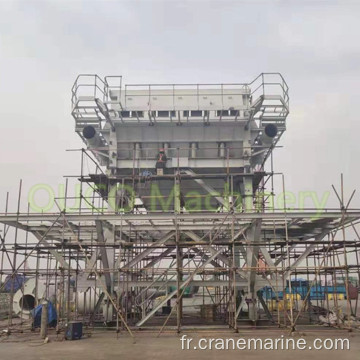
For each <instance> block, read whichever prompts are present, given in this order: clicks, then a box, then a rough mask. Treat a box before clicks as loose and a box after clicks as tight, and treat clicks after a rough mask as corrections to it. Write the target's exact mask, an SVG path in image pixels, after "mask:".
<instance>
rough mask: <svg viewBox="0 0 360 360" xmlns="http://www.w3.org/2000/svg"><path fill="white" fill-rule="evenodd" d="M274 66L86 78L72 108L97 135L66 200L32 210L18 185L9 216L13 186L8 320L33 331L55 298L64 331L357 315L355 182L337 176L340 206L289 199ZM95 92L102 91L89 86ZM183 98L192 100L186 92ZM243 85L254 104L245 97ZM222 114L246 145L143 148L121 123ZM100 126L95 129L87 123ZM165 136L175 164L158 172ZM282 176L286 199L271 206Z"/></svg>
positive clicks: (343, 319)
mask: <svg viewBox="0 0 360 360" xmlns="http://www.w3.org/2000/svg"><path fill="white" fill-rule="evenodd" d="M270 75H274V74H270ZM275 75H279V74H275ZM266 76H267V74H261V75H260V76H259V77H258V78H256V79H255V80H254V82H251V83H249V84H227V85H226V86H225V85H216V86H214V85H209V84H205V85H201V86H200V85H195V86H192V87H191V86H190V85H181V86H180V85H177V86H175V85H166V88H165V89H164V85H161V86H160V87H161V88H159V87H158V86H153V85H147V86H144V85H136V86H135V85H132V86H125V88H122V78H121V77H106V78H105V79H104V80H102V79H101V78H99V77H98V76H97V75H95V76H94V75H91V76H90V75H86V76H79V77H78V78H77V79H76V81H75V84H74V87H73V89H72V105H73V117H74V119H75V128H76V131H77V132H78V133H79V135H80V136H81V138H82V139H83V141H84V142H85V143H86V144H87V148H82V149H80V150H78V153H79V154H80V163H81V165H80V169H81V170H80V174H78V175H76V176H74V177H69V178H67V179H66V184H65V189H64V193H63V194H61V195H59V196H58V197H56V198H54V204H55V206H56V209H55V211H53V212H50V211H48V212H36V211H33V210H32V206H31V205H32V204H30V203H29V204H26V209H27V210H26V211H25V212H24V211H22V208H23V205H24V204H22V182H20V186H19V194H18V203H17V211H16V212H15V213H11V212H9V211H8V203H9V195H8V196H7V198H6V204H5V210H4V212H3V213H1V214H0V223H1V224H3V231H2V232H1V233H0V236H1V259H0V261H1V266H0V276H1V278H0V281H1V283H2V285H1V289H2V294H6V299H5V297H3V298H2V299H4V300H3V303H2V305H1V309H2V311H3V313H5V314H6V321H2V322H1V323H0V324H1V326H2V327H6V328H10V329H12V328H13V329H16V328H19V327H20V328H22V329H24V328H26V327H28V325H29V322H30V319H31V310H32V309H34V308H35V307H36V306H37V305H39V304H41V303H42V301H43V300H45V299H46V300H49V301H51V302H52V304H53V305H54V307H55V309H56V310H57V314H58V321H57V325H56V329H57V330H58V331H59V332H60V331H61V330H62V329H64V328H65V327H66V324H68V323H69V322H70V321H74V320H78V321H82V322H83V323H84V324H85V325H86V326H88V327H89V328H90V329H96V328H98V327H102V326H104V324H106V326H107V327H111V328H114V330H115V331H116V332H117V333H118V332H122V331H126V332H128V333H129V334H130V335H131V336H135V334H136V331H137V330H139V329H142V330H146V329H148V330H154V329H155V330H156V331H158V332H159V334H161V333H162V332H163V331H177V332H181V331H183V330H185V329H190V328H192V329H195V328H196V329H209V328H215V329H231V330H232V331H235V332H236V331H238V329H239V328H241V327H248V326H251V327H254V326H257V327H261V326H279V327H283V328H286V329H289V331H290V332H292V331H295V330H297V329H298V328H299V327H303V326H314V325H317V324H320V323H322V324H327V325H329V326H334V327H338V328H346V329H350V328H352V327H356V326H359V322H358V320H359V315H358V308H359V305H358V289H359V280H360V266H359V256H360V253H359V245H360V237H359V233H358V230H357V225H358V224H359V221H360V209H352V208H350V204H351V201H352V199H353V196H354V192H353V193H352V195H351V197H350V199H349V200H348V201H346V200H345V198H344V184H343V177H341V187H340V191H337V190H336V189H335V187H333V190H334V193H335V194H336V196H337V198H338V200H339V208H336V209H334V208H333V209H332V208H326V209H312V208H294V207H290V206H288V205H287V198H286V191H285V180H284V176H283V174H282V173H277V172H275V171H274V168H273V150H274V149H275V148H276V147H277V146H278V145H277V143H278V141H279V139H280V137H281V135H282V133H283V132H284V131H285V119H286V116H287V115H288V102H289V99H288V88H287V85H286V83H285V81H284V79H283V78H282V76H280V81H279V82H273V81H266ZM84 78H86V79H89V78H90V79H91V81H90V82H89V83H86V82H85V83H84V82H83V79H84ZM114 84H115V85H114ZM267 86H270V87H273V86H276V87H277V88H280V89H281V93H280V95H279V94H275V95H274V94H272V95H268V94H267V93H266V91H265V88H266V87H267ZM138 87H140V88H141V89H138ZM134 88H136V90H134ZM83 89H86V91H88V90H90V92H91V94H90V95H89V94H85V95H80V94H79V92H80V90H83ZM184 89H186V90H184ZM259 91H260V92H261V93H260V94H258V92H259ZM256 94H258V95H256ZM185 96H188V97H189V98H190V99H191V101H190V105H189V104H187V105H184V104H183V103H181V101H182V98H183V97H185ZM239 96H240V97H241V102H240V103H241V106H238V107H236V106H234V108H233V103H232V102H233V101H234V103H235V104H238V103H239V101H240V100H239ZM136 97H137V98H136ZM162 98H165V100H161V99H162ZM129 99H130V100H129ZM134 99H135V100H134ZM131 101H132V102H131ZM129 102H131V104H132V105H129V104H128V103H129ZM134 102H136V106H135V105H133V103H134ZM157 102H158V103H160V104H161V107H160V108H157V107H156V104H157ZM178 102H180V103H181V105H179V104H178ZM205 102H206V103H205ZM274 102H275V103H274ZM154 103H155V105H154ZM164 103H165V104H166V105H164ZM214 103H215V104H216V105H214V106H213V104H214ZM134 108H136V109H137V110H134ZM159 109H161V110H159ZM140 112H141V113H140ZM259 112H260V113H261V115H259ZM214 123H216V124H218V125H219V124H220V125H219V126H225V125H223V124H224V123H228V124H230V125H229V126H238V127H240V128H241V131H243V133H241V140H243V139H245V138H246V136H247V135H246V134H247V131H248V132H249V134H250V136H249V137H247V138H246V139H248V141H243V142H242V143H241V144H234V142H230V141H229V140H227V141H222V139H219V140H220V141H215V142H214V143H210V144H208V143H207V144H206V145H204V144H199V143H196V144H195V146H194V145H193V144H194V142H193V141H192V140H191V139H190V140H189V144H188V146H187V145H186V144H184V142H185V141H184V139H183V138H181V141H180V143H179V144H176V146H173V145H174V139H175V137H177V136H182V135H181V132H180V133H177V134H176V135H174V136H173V138H172V140H171V139H170V140H169V139H162V140H159V141H158V142H157V143H155V144H152V141H153V140H152V139H150V140H148V142H149V144H150V145H149V144H143V143H142V144H141V145H142V146H141V147H140V146H139V145H138V144H139V140H138V138H137V137H136V136H137V135H136V136H135V135H134V137H135V139H134V141H133V144H132V145H131V146H128V143H127V142H126V141H128V139H126V141H125V140H123V143H122V142H121V141H120V140H121V138H119V130H117V129H121V131H125V132H126V131H128V130H126V126H135V127H140V126H142V127H143V129H147V128H149V126H150V127H156V126H157V127H158V129H159V128H160V127H161V126H164V124H165V126H169V124H171V125H172V126H174V128H175V129H180V128H181V127H182V126H183V125H184V127H185V126H188V127H190V128H191V129H193V128H192V126H196V127H198V126H201V127H203V128H208V127H211V126H212V124H214ZM159 124H160V125H159ZM254 124H255V125H256V127H255V125H254ZM269 125H271V126H276V133H275V134H271V136H269V135H268V136H269V137H271V142H267V141H266V139H264V138H263V137H264V133H265V132H269V131H270V130H271V129H272V128H271V127H270V128H267V126H269ZM89 126H90V127H92V129H94V131H95V132H94V134H96V136H95V135H94V134H92V136H89V134H88V133H87V132H86V131H85V130H84V129H85V128H86V127H89ZM88 129H89V128H88ZM160 129H161V128H160ZM268 129H270V130H269V131H268ZM91 131H93V130H91ZM142 131H143V130H142ZM157 131H159V132H160V131H161V130H157ZM167 131H168V130H167ZM250 132H251V133H250ZM129 133H130V132H128V133H127V134H126V136H129ZM114 134H116V135H117V136H118V138H116V137H115V138H114V136H115V135H114ZM148 134H149V135H148V136H149V137H150V138H151V136H152V135H151V133H150V132H148ZM179 134H180V135H179ZM251 134H252V135H251ZM226 136H229V135H228V134H227V135H226ZM169 137H170V136H169ZM94 138H96V141H93V142H90V140H91V139H94ZM119 139H120V140H119ZM145 142H146V141H145ZM124 143H125V144H126V146H128V147H127V148H125V147H124V146H123V145H124ZM229 143H230V145H229V146H227V145H228V144H229ZM214 144H215V145H214ZM163 146H164V149H165V150H164V152H166V156H167V161H168V164H169V165H168V166H165V167H164V168H165V169H166V171H165V172H162V171H161V172H156V171H154V169H155V162H156V161H157V159H156V154H157V151H158V149H159V148H160V147H163ZM125 150H126V151H125ZM199 154H202V156H199ZM254 159H255V160H254ZM209 160H211V164H212V165H211V166H210V165H209ZM267 160H269V161H268V162H270V169H269V170H266V169H265V163H266V161H267ZM214 164H215V165H214ZM103 165H105V166H106V170H104V168H103ZM90 167H91V171H89V168H90ZM73 179H77V180H78V181H79V186H78V192H77V193H75V194H72V193H71V192H70V191H69V190H68V188H69V183H70V182H71V181H72V180H73ZM276 182H277V184H279V188H280V192H281V193H282V195H281V196H282V197H283V198H282V199H281V203H282V206H281V207H280V208H275V207H274V206H273V204H274V197H275V196H276V194H275V187H276V184H275V183H276ZM238 189H241V191H239V190H238ZM195 190H196V191H195ZM70 203H72V204H75V205H73V206H70V205H69V204H70ZM20 232H22V233H23V234H25V235H24V236H20ZM351 237H353V238H351ZM29 264H30V265H29ZM6 289H7V291H5V290H6ZM5 303H6V304H7V305H5ZM5 306H6V307H7V310H5V311H4V308H5Z"/></svg>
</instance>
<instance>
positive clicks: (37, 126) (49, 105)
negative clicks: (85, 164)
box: [0, 0, 360, 211]
mask: <svg viewBox="0 0 360 360" xmlns="http://www.w3.org/2000/svg"><path fill="white" fill-rule="evenodd" d="M359 10H360V6H359V2H356V1H346V0H341V1H232V2H230V1H228V2H227V1H219V2H216V1H210V2H207V1H191V2H190V1H167V2H160V1H131V2H125V1H66V0H65V1H64V0H63V1H29V0H27V1H0V105H1V106H0V114H1V116H0V121H1V136H0V138H1V141H0V154H1V155H0V156H1V162H0V173H1V181H0V207H1V210H0V211H3V208H4V199H5V194H6V191H10V197H11V199H10V201H11V203H12V208H14V206H15V203H16V201H15V199H16V196H17V195H16V191H17V184H18V181H19V179H20V178H22V179H23V181H24V193H26V191H27V189H28V188H29V187H30V186H32V185H34V184H36V183H48V184H51V185H53V186H56V185H57V184H58V183H60V182H63V181H64V179H63V175H66V174H78V173H79V156H78V155H77V153H74V152H65V149H71V148H79V147H81V146H82V143H81V141H80V139H79V138H78V136H77V135H76V134H75V132H74V121H73V119H72V117H71V115H70V110H71V109H70V89H71V86H72V84H73V82H74V80H75V78H76V76H77V74H79V73H97V74H99V75H101V76H104V75H108V74H121V75H123V79H124V82H125V83H137V82H141V83H156V82H162V83H164V82H170V83H177V82H180V83H181V82H185V83H201V82H206V83H216V82H219V83H225V82H247V81H251V80H252V79H253V78H255V77H256V76H257V75H258V74H259V73H260V72H267V71H269V72H270V71H273V72H275V71H279V72H281V73H282V74H283V75H284V77H285V79H286V81H287V83H288V85H289V87H290V106H291V113H290V116H289V118H288V130H287V132H286V133H285V134H284V136H283V138H282V140H281V145H283V146H284V147H283V148H281V149H278V150H277V151H276V156H275V158H276V170H278V171H283V172H284V173H285V175H286V187H287V190H291V191H294V192H295V193H297V192H298V191H306V190H315V191H318V192H319V193H320V194H322V192H323V191H326V190H330V187H331V184H332V183H336V184H338V182H339V178H340V173H341V172H343V173H344V176H345V182H346V191H347V194H348V195H349V194H350V192H351V191H352V189H354V188H359V187H358V179H359V178H360V169H359V158H360V146H359V141H358V138H359V133H360V119H359V116H358V114H357V110H358V108H357V107H358V104H359V95H360V92H359V80H360V45H359V33H360V22H359V15H360V11H359ZM358 190H359V193H358V194H357V195H356V197H355V199H354V202H353V205H354V206H357V207H360V189H358ZM331 199H332V200H330V201H329V205H336V201H335V198H334V196H332V198H331ZM23 207H24V208H25V207H26V200H25V201H24V205H23Z"/></svg>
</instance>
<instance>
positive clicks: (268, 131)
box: [260, 124, 278, 145]
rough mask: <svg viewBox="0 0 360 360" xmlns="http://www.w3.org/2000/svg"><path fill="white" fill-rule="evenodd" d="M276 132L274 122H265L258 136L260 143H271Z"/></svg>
mask: <svg viewBox="0 0 360 360" xmlns="http://www.w3.org/2000/svg"><path fill="white" fill-rule="evenodd" d="M277 133H278V128H277V126H276V125H274V124H267V125H266V126H265V129H264V131H263V132H262V134H261V136H260V141H261V144H262V145H271V144H272V143H273V139H274V137H275V136H276V135H277Z"/></svg>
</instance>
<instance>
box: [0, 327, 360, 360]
mask: <svg viewBox="0 0 360 360" xmlns="http://www.w3.org/2000/svg"><path fill="white" fill-rule="evenodd" d="M183 334H186V335H187V337H189V338H193V342H194V343H196V342H197V341H198V340H199V339H200V338H206V339H209V338H223V339H227V338H233V339H234V340H235V341H237V339H239V338H243V339H245V340H246V341H247V339H249V338H261V339H265V338H279V337H281V335H283V336H285V338H286V337H287V332H285V331H284V330H280V329H269V330H251V329H250V330H244V331H240V332H239V333H238V334H234V333H232V332H230V331H206V332H204V331H202V332H197V333H193V332H188V333H187V332H183V333H182V334H180V335H178V334H175V333H171V334H168V333H165V334H162V335H161V336H160V337H157V333H149V332H146V333H145V332H138V333H136V334H135V341H133V339H132V338H131V337H129V335H127V334H125V333H121V334H119V336H118V337H117V336H116V334H115V333H114V332H93V333H92V334H91V336H88V335H85V336H84V338H83V339H81V340H76V341H65V340H63V339H62V336H60V335H59V336H58V337H57V336H56V335H55V334H51V335H49V340H50V341H49V343H47V344H44V343H43V341H42V340H40V338H39V334H34V333H30V334H29V333H26V334H12V335H10V336H9V337H6V336H2V337H1V338H0V359H1V360H7V359H20V358H21V359H26V360H32V359H61V360H63V359H78V360H82V359H97V360H101V359H110V358H114V359H120V358H121V359H141V358H144V359H145V358H146V359H156V360H161V359H171V360H176V359H186V360H191V359H196V360H200V359H217V358H221V359H222V360H226V359H239V358H241V357H246V358H249V359H250V358H251V359H254V360H256V359H263V358H264V357H266V359H267V360H271V359H274V360H275V359H277V360H281V359H284V360H285V359H289V358H291V359H292V360H303V359H304V356H306V357H310V356H311V357H312V358H313V359H315V360H317V359H319V360H322V359H324V360H325V359H326V360H332V359H341V360H348V359H351V360H352V359H354V360H355V359H356V360H359V359H360V332H352V333H349V332H346V331H343V330H333V329H327V328H323V330H322V329H310V330H304V331H303V332H300V333H298V334H295V336H294V339H299V338H303V339H305V340H306V342H307V344H311V343H312V342H313V341H314V339H315V338H321V339H325V338H331V339H339V338H341V339H344V338H348V339H349V343H350V350H314V349H312V350H308V349H306V350H232V349H231V350H215V349H213V350H199V349H196V350H194V349H191V350H182V349H181V344H182V343H181V337H182V335H183Z"/></svg>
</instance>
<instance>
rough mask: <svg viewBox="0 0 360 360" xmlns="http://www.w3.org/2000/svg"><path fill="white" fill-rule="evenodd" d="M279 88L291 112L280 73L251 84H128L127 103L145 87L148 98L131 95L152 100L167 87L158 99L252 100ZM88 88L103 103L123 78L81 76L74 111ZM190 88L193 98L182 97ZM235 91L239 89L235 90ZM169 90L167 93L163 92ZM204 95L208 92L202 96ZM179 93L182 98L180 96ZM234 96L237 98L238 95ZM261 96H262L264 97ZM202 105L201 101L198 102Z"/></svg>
mask: <svg viewBox="0 0 360 360" xmlns="http://www.w3.org/2000/svg"><path fill="white" fill-rule="evenodd" d="M273 77H276V78H278V80H277V81H276V80H274V78H273ZM110 79H119V83H118V84H116V85H111V84H110V81H109V80H110ZM270 86H271V87H278V88H279V89H280V94H279V96H281V97H282V99H283V103H284V104H285V106H286V108H287V110H288V105H289V87H288V85H287V83H286V81H285V79H284V77H283V76H282V75H281V73H279V72H268V73H260V74H259V75H258V76H257V77H256V78H255V79H253V80H252V81H251V82H249V83H226V84H223V83H203V84H194V83H182V84H164V83H160V84H141V83H140V84H126V85H125V89H124V90H125V103H126V97H127V94H128V92H129V91H131V90H130V88H133V90H135V89H134V88H139V87H144V88H145V90H147V91H148V94H146V95H143V94H131V96H149V99H150V97H151V95H152V91H156V90H161V88H162V87H167V89H166V90H170V92H169V93H168V94H166V93H165V94H156V96H164V97H166V96H172V97H175V95H179V96H185V97H186V96H194V95H195V96H197V97H198V99H199V97H200V96H209V95H212V96H221V97H222V98H223V97H224V94H225V92H224V91H226V89H228V90H235V91H236V90H239V91H240V90H241V91H244V90H246V91H249V92H250V95H251V96H255V95H256V94H257V93H260V94H261V95H262V96H265V95H266V94H267V95H271V91H270V93H269V90H268V89H266V88H268V87H270ZM85 87H93V88H94V91H93V93H92V94H91V95H92V96H93V97H94V98H96V97H97V94H98V92H99V93H100V94H101V97H102V98H103V101H108V100H109V95H110V94H109V90H110V89H118V90H119V91H120V96H121V91H122V77H121V76H116V75H109V76H106V77H105V78H104V79H102V78H101V77H99V76H98V75H97V74H80V75H78V76H77V78H76V80H75V82H74V84H73V86H72V88H71V92H72V98H71V100H72V106H73V108H74V107H75V106H76V104H77V101H78V98H79V89H80V88H85ZM186 87H193V89H192V90H194V93H193V94H186V93H183V94H182V93H181V90H182V89H184V90H191V89H186ZM206 87H215V88H214V89H209V88H206ZM231 87H236V88H235V89H234V88H231ZM162 90H165V89H162ZM206 90H210V91H211V90H217V91H218V93H217V92H215V93H214V92H209V93H207V92H206ZM202 91H205V92H203V93H201V92H202ZM177 92H178V94H176V93H177ZM239 94H242V92H239ZM234 95H237V94H236V93H235V94H234ZM261 95H260V96H261ZM198 101H199V100H198Z"/></svg>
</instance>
